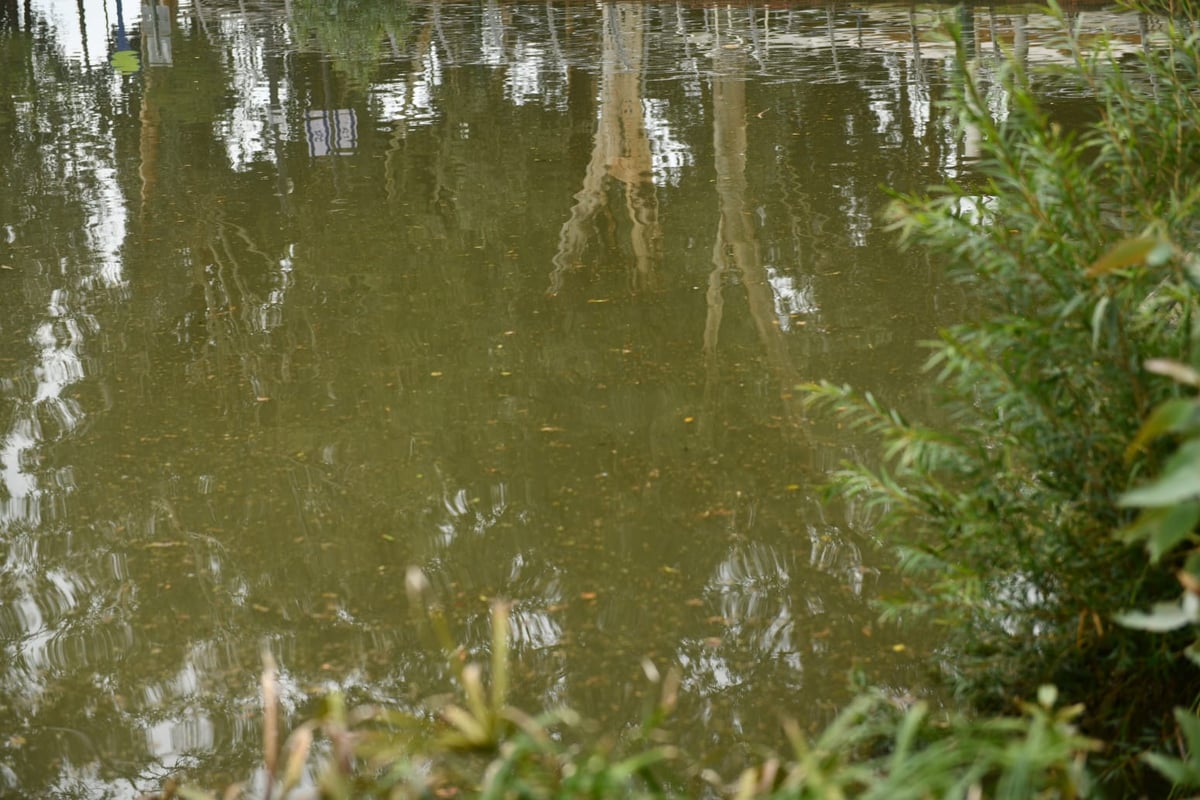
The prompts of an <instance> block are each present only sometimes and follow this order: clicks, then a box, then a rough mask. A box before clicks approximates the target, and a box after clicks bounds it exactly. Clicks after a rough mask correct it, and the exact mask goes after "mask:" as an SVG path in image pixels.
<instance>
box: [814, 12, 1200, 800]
mask: <svg viewBox="0 0 1200 800" xmlns="http://www.w3.org/2000/svg"><path fill="white" fill-rule="evenodd" d="M1139 10H1140V11H1142V12H1143V13H1145V14H1147V15H1150V14H1151V13H1152V10H1151V9H1148V8H1141V9H1139ZM1157 12H1158V13H1159V14H1161V15H1162V16H1158V17H1155V18H1154V20H1155V24H1161V29H1160V30H1159V32H1158V33H1157V34H1156V38H1155V39H1154V40H1153V43H1152V44H1151V45H1150V46H1148V47H1147V48H1146V49H1145V50H1144V51H1143V52H1141V53H1140V54H1139V55H1137V56H1135V57H1132V58H1130V57H1125V58H1123V59H1117V58H1115V57H1114V56H1113V55H1112V54H1111V53H1109V52H1107V51H1106V50H1104V49H1103V48H1101V49H1097V50H1094V51H1091V52H1083V51H1081V50H1079V49H1078V47H1077V45H1076V44H1075V43H1074V42H1072V41H1071V40H1069V39H1068V40H1067V41H1066V43H1065V46H1066V47H1068V48H1072V49H1073V50H1074V56H1075V63H1074V66H1073V67H1071V68H1069V69H1066V70H1064V71H1063V74H1061V75H1059V76H1057V80H1058V81H1060V85H1062V82H1065V83H1066V84H1068V85H1069V84H1071V83H1073V84H1075V85H1076V86H1077V87H1078V88H1080V89H1082V90H1083V91H1086V92H1087V93H1089V94H1090V95H1091V96H1093V97H1095V98H1096V99H1097V103H1098V105H1099V107H1100V110H1101V115H1100V119H1099V120H1098V121H1097V122H1095V123H1094V124H1091V125H1089V126H1087V127H1086V128H1085V129H1083V130H1082V131H1074V132H1072V131H1066V130H1064V129H1062V128H1061V127H1060V126H1058V125H1056V124H1054V123H1053V122H1052V121H1051V120H1050V119H1049V118H1048V117H1047V116H1046V114H1045V113H1044V112H1043V111H1042V110H1041V109H1040V108H1039V106H1038V103H1037V101H1036V99H1035V94H1034V92H1033V90H1032V88H1031V82H1032V81H1033V80H1034V79H1033V78H1031V77H1030V76H1029V75H1027V74H1025V73H1024V72H1023V71H1022V70H1021V68H1020V66H1019V65H1018V64H1012V65H1010V66H1009V68H1008V70H1009V71H1008V74H1007V75H1006V76H1005V78H1004V79H1003V84H1002V85H1003V88H1004V92H1005V94H1006V95H1007V103H1006V108H1007V115H1006V116H1005V117H1004V118H1003V119H1001V120H996V119H995V118H994V116H993V114H992V112H991V111H990V109H989V104H988V98H987V97H985V95H984V87H983V86H982V85H981V83H980V81H978V80H976V79H975V77H974V76H971V75H970V74H969V73H968V76H967V78H966V79H965V80H964V82H963V84H962V88H961V91H960V93H959V96H958V98H957V101H956V102H957V107H958V110H959V112H960V114H961V118H962V120H963V123H964V125H966V126H971V127H973V128H974V129H976V130H977V131H979V132H980V133H981V134H982V139H983V145H982V152H983V155H982V160H981V162H980V165H979V167H980V172H981V174H982V176H983V183H982V185H981V186H974V187H972V188H970V189H966V188H964V187H961V186H948V187H943V188H941V189H938V190H936V191H934V192H933V193H932V194H931V195H929V196H920V197H904V198H900V199H898V200H897V201H896V203H895V205H894V207H893V209H892V215H893V219H894V224H895V226H896V228H897V229H898V230H899V231H900V232H901V235H902V237H903V238H904V240H905V241H907V242H909V243H912V244H916V245H921V246H925V247H928V248H930V249H931V250H932V251H933V252H935V253H940V254H944V255H945V256H946V258H947V260H948V269H949V270H950V272H951V273H952V274H953V275H954V276H956V277H958V278H959V279H961V280H962V281H963V282H965V283H968V284H970V286H971V293H972V296H973V297H975V298H977V299H978V302H979V303H980V305H981V312H982V313H980V315H979V318H978V319H976V320H973V321H971V322H967V323H964V324H961V325H957V326H954V327H951V328H950V329H948V330H945V331H943V332H942V334H941V337H940V339H939V341H937V342H936V343H934V344H933V345H932V356H931V357H930V360H929V368H930V369H931V371H932V372H933V373H934V375H935V376H936V382H937V387H938V391H939V392H940V393H941V395H942V400H943V403H944V407H945V408H946V409H947V412H948V417H949V420H948V422H946V423H945V424H942V425H939V426H936V427H935V426H926V425H921V424H918V423H914V422H910V421H907V420H905V419H903V418H902V417H901V416H900V415H899V414H896V413H894V412H892V411H890V410H888V409H886V408H884V407H883V406H881V405H880V404H879V403H877V402H876V401H875V400H874V399H873V398H872V397H871V396H870V395H865V394H859V393H857V392H855V391H854V390H852V389H850V388H848V387H835V386H831V385H828V384H822V385H819V386H813V387H810V391H811V394H810V399H811V400H812V401H813V402H814V403H816V404H818V405H824V406H828V407H830V408H832V409H833V410H834V412H835V413H836V414H838V415H841V416H842V417H843V418H845V419H848V420H850V421H851V422H852V423H853V424H855V425H859V426H863V427H865V428H868V429H870V430H872V431H875V432H876V433H878V434H879V435H880V436H881V438H882V439H883V441H884V443H885V451H886V455H887V462H886V464H885V466H883V467H882V468H878V469H870V468H866V467H863V466H858V465H852V466H850V467H848V468H847V469H846V470H845V471H844V472H842V473H841V474H840V475H839V476H838V479H837V486H838V488H839V490H841V491H843V492H846V493H848V494H850V495H854V496H857V497H859V498H862V499H865V500H866V501H867V502H868V503H871V504H873V505H875V506H877V507H878V508H879V509H880V512H881V519H882V527H883V528H884V529H886V530H890V531H893V532H895V536H896V540H897V541H899V542H901V543H902V544H901V551H902V553H903V564H904V566H905V567H906V568H907V569H910V570H912V571H913V572H916V573H920V574H921V577H920V578H919V579H918V580H916V581H914V584H915V585H917V586H920V587H922V588H921V589H919V590H917V591H914V592H913V593H912V594H911V595H910V596H908V597H906V598H902V599H900V600H899V601H898V603H897V604H896V606H895V607H894V608H893V613H895V614H904V613H912V612H923V613H932V614H935V615H936V616H937V618H938V619H939V620H941V621H943V622H945V623H946V624H947V628H948V630H949V631H950V634H949V641H948V643H947V661H948V662H949V663H951V664H953V665H954V667H953V668H954V673H953V675H951V676H949V677H950V678H951V681H952V683H953V685H954V686H955V687H956V688H957V689H958V690H959V692H960V693H961V695H962V696H963V697H964V698H966V699H968V700H970V701H971V703H972V705H973V706H974V707H976V708H981V709H984V710H987V711H990V712H994V713H1002V712H1005V711H1008V710H1010V709H1011V708H1012V707H1013V698H1020V697H1026V696H1029V695H1030V694H1031V692H1032V691H1034V690H1036V687H1037V686H1038V685H1040V684H1042V683H1054V684H1056V685H1057V686H1058V687H1059V689H1060V691H1061V692H1062V694H1063V695H1064V696H1065V697H1066V698H1069V699H1070V701H1071V702H1078V703H1082V704H1083V705H1084V707H1085V711H1084V714H1083V716H1082V718H1081V726H1082V729H1083V730H1084V731H1086V732H1087V733H1088V734H1089V735H1092V736H1094V737H1096V738H1097V739H1100V740H1102V741H1103V742H1105V743H1106V750H1105V753H1104V756H1103V758H1101V759H1098V760H1096V759H1094V761H1095V763H1096V766H1097V768H1098V769H1099V770H1100V772H1101V774H1102V775H1103V776H1104V778H1105V780H1106V782H1110V781H1111V782H1118V781H1119V782H1120V783H1116V784H1115V785H1116V786H1120V787H1121V788H1120V789H1114V788H1113V787H1112V786H1110V789H1113V790H1114V791H1118V792H1122V791H1134V790H1135V789H1137V788H1138V787H1139V786H1141V784H1142V781H1143V778H1144V777H1145V776H1144V775H1143V774H1142V773H1141V772H1140V770H1139V765H1140V763H1141V762H1139V760H1138V759H1137V755H1138V754H1139V753H1141V752H1142V751H1144V750H1147V749H1154V748H1158V747H1165V746H1168V745H1169V744H1170V743H1171V742H1172V741H1173V740H1174V737H1175V732H1176V722H1175V718H1174V716H1173V714H1172V710H1173V708H1174V707H1175V706H1177V705H1184V706H1191V705H1192V704H1194V703H1195V702H1196V700H1197V697H1198V691H1200V672H1198V671H1197V670H1196V668H1195V665H1193V664H1191V663H1189V662H1188V661H1187V660H1185V659H1182V658H1180V651H1181V650H1182V649H1183V647H1185V646H1186V645H1187V643H1188V642H1187V633H1186V632H1185V631H1183V630H1182V628H1180V629H1178V630H1176V631H1167V630H1166V629H1165V628H1163V629H1162V630H1161V631H1160V632H1159V633H1156V634H1155V633H1151V632H1148V631H1146V630H1141V629H1134V628H1128V627H1123V626H1121V625H1116V624H1114V618H1115V617H1117V616H1118V615H1120V614H1121V613H1122V612H1124V611H1126V610H1128V609H1130V608H1141V607H1148V606H1151V605H1152V604H1153V603H1155V602H1158V601H1161V600H1163V599H1164V598H1165V597H1168V596H1171V595H1178V593H1179V583H1178V581H1177V579H1176V577H1175V576H1174V574H1173V572H1174V571H1175V569H1177V568H1178V567H1179V566H1180V565H1181V564H1182V563H1183V562H1182V560H1181V559H1182V558H1183V557H1184V554H1183V553H1181V552H1180V545H1181V544H1182V543H1183V542H1185V540H1191V539H1194V538H1195V532H1196V522H1197V519H1200V507H1198V506H1197V505H1196V500H1197V499H1200V498H1198V494H1200V493H1198V491H1197V490H1198V489H1200V470H1194V471H1192V472H1191V473H1190V476H1191V477H1190V481H1191V484H1190V488H1186V487H1184V488H1180V489H1179V490H1178V491H1176V492H1175V493H1170V492H1167V493H1161V492H1160V493H1158V494H1157V495H1153V496H1152V497H1151V498H1150V499H1151V500H1152V501H1153V503H1154V507H1153V509H1151V510H1150V511H1148V512H1146V513H1143V514H1142V515H1141V516H1139V517H1137V518H1136V519H1135V516H1134V508H1133V506H1135V505H1137V504H1138V498H1139V497H1143V498H1145V495H1138V494H1137V493H1133V494H1131V495H1129V496H1126V497H1125V499H1124V500H1122V496H1123V495H1124V493H1125V492H1127V491H1128V490H1130V489H1131V488H1132V487H1134V486H1136V485H1138V484H1139V483H1140V482H1141V481H1143V480H1144V479H1145V478H1146V477H1147V476H1149V475H1153V474H1156V473H1159V472H1160V471H1162V470H1164V469H1166V470H1167V472H1168V474H1170V475H1173V476H1175V477H1176V478H1177V479H1178V481H1179V482H1180V483H1186V482H1187V481H1188V480H1189V478H1188V477H1187V475H1188V473H1187V472H1186V468H1185V467H1181V466H1180V462H1179V459H1180V458H1183V459H1184V460H1187V459H1192V460H1191V464H1192V465H1193V467H1195V465H1196V464H1197V462H1196V460H1195V459H1194V448H1195V446H1194V445H1193V444H1190V443H1189V444H1186V445H1184V449H1186V450H1187V453H1186V454H1184V455H1182V456H1181V455H1179V453H1176V454H1175V455H1172V451H1173V448H1172V441H1171V436H1172V435H1178V433H1179V432H1181V431H1182V430H1184V428H1185V427H1186V425H1185V423H1184V422H1182V421H1181V420H1182V419H1183V418H1184V417H1185V416H1186V414H1184V412H1183V411H1182V410H1181V409H1182V408H1183V407H1185V406H1187V403H1188V402H1189V401H1182V400H1181V399H1180V393H1181V386H1180V385H1179V384H1177V383H1175V382H1173V381H1171V380H1167V379H1164V378H1162V377H1158V376H1156V375H1155V374H1154V373H1153V372H1151V371H1147V369H1146V368H1145V367H1146V364H1147V362H1148V361H1149V362H1150V364H1151V366H1152V367H1156V368H1157V369H1158V371H1159V372H1162V371H1164V369H1166V368H1165V367H1163V366H1162V365H1165V364H1175V365H1177V369H1178V370H1183V369H1186V365H1189V364H1193V363H1195V360H1196V358H1197V350H1196V347H1195V344H1196V337H1197V327H1196V321H1195V312H1196V307H1197V302H1196V301H1197V296H1198V295H1197V291H1196V290H1197V287H1198V286H1200V261H1198V259H1197V244H1198V240H1200V216H1198V214H1197V211H1198V210H1200V209H1198V204H1200V182H1198V180H1197V178H1198V177H1200V93H1198V91H1197V87H1198V86H1200V48H1198V47H1197V34H1196V21H1197V6H1196V5H1195V4H1194V3H1192V2H1190V1H1189V2H1182V3H1178V4H1174V5H1172V6H1170V7H1169V8H1165V9H1164V8H1162V7H1159V8H1158V9H1157ZM963 55H964V54H961V53H960V58H963ZM964 63H965V59H964ZM980 195H983V196H985V197H986V198H987V199H988V202H987V204H986V207H987V215H986V218H985V219H982V220H980V219H979V218H978V217H971V216H969V215H964V214H961V213H958V209H961V208H963V207H964V206H965V202H964V201H966V200H974V201H976V204H977V205H978V199H979V196H980ZM1156 365H1157V366H1156ZM1180 403H1183V405H1182V406H1181V405H1180ZM1163 404H1166V405H1165V407H1166V408H1167V409H1169V411H1167V412H1163V411H1158V412H1154V413H1153V415H1152V412H1153V411H1154V409H1156V408H1162V407H1164V406H1163ZM1163 414H1167V415H1168V416H1169V419H1168V418H1166V417H1162V416H1161V415H1163ZM1171 414H1174V415H1175V416H1170V415H1171ZM1147 418H1150V419H1151V420H1154V421H1153V422H1151V423H1149V428H1148V429H1147V430H1143V431H1142V432H1141V433H1140V434H1139V428H1140V426H1141V425H1142V424H1143V421H1144V420H1147ZM1172 426H1174V427H1172ZM1156 434H1169V435H1168V436H1166V437H1160V436H1157V435H1156ZM1142 491H1148V490H1142ZM1130 497H1132V500H1130ZM1180 504H1182V505H1180ZM1163 525H1167V526H1169V531H1167V532H1165V533H1164V532H1163V531H1162V530H1161V526H1163ZM1143 543H1148V544H1149V545H1150V551H1151V554H1152V555H1153V556H1154V560H1155V563H1149V562H1148V561H1147V559H1146V557H1145V554H1144V553H1143V549H1142V547H1141V546H1140V545H1141V544H1143ZM1189 574H1190V573H1189ZM1142 627H1145V626H1142ZM1160 627H1161V626H1160Z"/></svg>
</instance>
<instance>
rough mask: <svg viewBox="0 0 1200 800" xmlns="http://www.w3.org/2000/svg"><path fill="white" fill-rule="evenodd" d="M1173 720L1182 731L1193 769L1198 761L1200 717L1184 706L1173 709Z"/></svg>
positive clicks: (1199, 751) (1199, 757)
mask: <svg viewBox="0 0 1200 800" xmlns="http://www.w3.org/2000/svg"><path fill="white" fill-rule="evenodd" d="M1175 721H1176V722H1178V723H1179V729H1180V730H1181V731H1183V739H1184V741H1185V742H1187V750H1188V755H1189V757H1190V759H1189V760H1190V761H1191V762H1192V763H1193V769H1195V768H1196V765H1197V764H1200V762H1198V761H1197V759H1200V717H1197V716H1196V715H1195V714H1193V713H1192V712H1190V711H1188V710H1187V709H1186V708H1177V709H1175Z"/></svg>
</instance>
